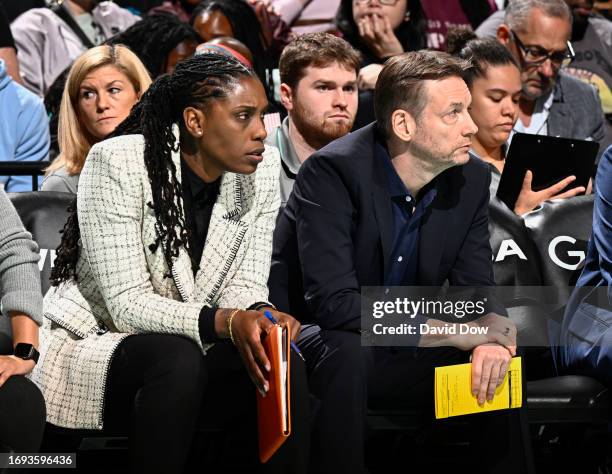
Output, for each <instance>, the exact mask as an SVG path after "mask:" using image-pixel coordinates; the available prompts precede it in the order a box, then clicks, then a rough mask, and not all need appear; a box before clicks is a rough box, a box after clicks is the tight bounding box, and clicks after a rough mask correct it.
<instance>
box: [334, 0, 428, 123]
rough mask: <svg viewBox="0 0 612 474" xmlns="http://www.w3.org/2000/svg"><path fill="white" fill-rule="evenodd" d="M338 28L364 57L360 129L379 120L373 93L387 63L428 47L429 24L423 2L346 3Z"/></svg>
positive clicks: (370, 0) (365, 0)
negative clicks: (395, 57) (401, 55)
mask: <svg viewBox="0 0 612 474" xmlns="http://www.w3.org/2000/svg"><path fill="white" fill-rule="evenodd" d="M336 25H337V26H338V30H339V31H340V33H342V35H343V37H344V39H345V40H346V41H348V42H349V43H350V44H351V45H352V46H353V47H354V48H355V49H357V50H358V51H359V52H360V53H361V54H362V56H363V61H362V64H361V69H360V70H359V112H358V114H357V117H356V118H355V124H354V128H355V129H357V128H361V127H363V126H364V125H367V124H369V123H371V122H373V121H374V120H375V116H374V103H373V102H374V94H373V90H374V86H375V85H376V80H377V79H378V74H380V71H381V69H382V67H383V63H384V62H385V61H386V60H387V59H388V58H390V57H392V56H395V55H398V54H401V53H403V52H404V51H416V50H419V49H422V48H424V47H425V46H426V44H427V40H426V36H425V28H426V26H427V24H426V20H425V17H424V15H423V10H422V8H421V1H420V0H355V1H353V0H342V1H341V3H340V8H339V9H338V13H337V14H336Z"/></svg>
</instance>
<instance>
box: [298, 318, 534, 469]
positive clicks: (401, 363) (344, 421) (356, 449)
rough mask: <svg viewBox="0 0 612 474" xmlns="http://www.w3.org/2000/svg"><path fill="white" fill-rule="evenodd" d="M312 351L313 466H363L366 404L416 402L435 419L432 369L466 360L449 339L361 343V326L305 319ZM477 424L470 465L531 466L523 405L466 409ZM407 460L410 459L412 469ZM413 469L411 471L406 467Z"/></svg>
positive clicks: (305, 338) (304, 344) (304, 337)
mask: <svg viewBox="0 0 612 474" xmlns="http://www.w3.org/2000/svg"><path fill="white" fill-rule="evenodd" d="M298 345H299V346H300V348H301V350H302V353H303V354H304V357H305V358H306V363H307V371H308V383H309V387H310V391H311V393H312V395H313V396H314V397H316V399H317V400H318V402H319V403H318V406H317V408H316V409H315V410H313V419H314V421H313V430H312V441H311V443H312V446H311V453H312V456H311V462H310V467H311V471H312V472H313V473H318V474H325V473H334V474H339V473H347V474H348V473H351V474H357V473H363V472H364V441H365V436H364V432H365V421H366V413H367V408H368V407H370V408H374V409H381V408H387V409H400V410H401V409H408V410H413V409H418V410H420V411H421V413H422V415H423V422H424V423H429V422H431V421H432V420H433V419H434V391H433V388H434V369H435V367H436V366H443V365H450V364H456V363H463V362H467V361H468V360H467V359H468V357H469V354H468V353H465V352H462V351H459V350H457V349H454V348H451V347H440V348H431V349H417V350H416V351H415V350H413V349H410V348H382V347H377V348H373V347H362V346H361V337H360V335H359V334H358V333H353V332H347V331H332V330H321V329H319V327H317V326H303V327H302V333H301V335H300V338H299V339H298ZM463 418H464V419H465V420H466V421H468V422H469V423H470V425H471V432H472V436H471V437H472V442H471V443H470V444H471V448H472V450H473V452H474V455H473V456H474V457H473V459H474V461H475V462H474V469H473V471H471V472H491V473H496V474H497V473H506V472H507V473H514V474H518V473H526V472H532V469H533V468H532V453H531V446H530V441H529V435H528V427H527V423H526V417H525V410H524V409H519V410H502V411H497V412H490V413H486V414H477V415H469V416H466V417H463ZM408 468H409V466H407V469H408ZM407 472H409V471H407Z"/></svg>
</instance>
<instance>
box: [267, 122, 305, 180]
mask: <svg viewBox="0 0 612 474" xmlns="http://www.w3.org/2000/svg"><path fill="white" fill-rule="evenodd" d="M274 133H276V144H277V148H278V149H279V151H280V156H281V160H283V163H285V165H287V168H289V171H291V172H292V173H293V174H297V173H298V171H299V170H300V166H301V163H300V160H299V158H298V156H297V153H296V151H295V148H294V147H293V143H291V140H290V139H289V117H285V119H284V120H283V122H282V123H281V125H280V127H278V128H277V129H276V131H275V132H274Z"/></svg>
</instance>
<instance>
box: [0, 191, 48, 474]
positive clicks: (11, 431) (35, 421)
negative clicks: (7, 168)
mask: <svg viewBox="0 0 612 474" xmlns="http://www.w3.org/2000/svg"><path fill="white" fill-rule="evenodd" d="M0 222H2V225H1V226H0V300H1V305H0V307H1V308H2V314H0V452H1V453H15V454H17V453H33V452H37V451H38V449H39V448H40V443H41V441H42V437H43V432H44V430H45V400H44V399H43V396H42V394H41V393H40V390H39V389H38V387H36V385H34V383H32V381H30V380H29V379H28V378H26V375H27V374H29V373H30V372H31V371H32V369H33V368H34V366H35V365H36V363H37V361H38V356H39V354H38V348H39V347H38V327H39V326H40V324H41V323H42V312H43V302H42V295H41V294H40V274H39V272H38V265H37V262H38V259H39V255H38V246H37V245H36V243H35V242H34V241H33V240H32V236H31V235H30V234H29V233H28V232H26V230H25V229H24V227H23V224H22V223H21V220H20V219H19V215H18V214H17V211H16V210H15V208H14V207H13V205H12V204H11V201H10V200H9V199H8V197H7V196H6V194H5V193H4V191H3V190H2V189H0ZM0 467H2V466H0Z"/></svg>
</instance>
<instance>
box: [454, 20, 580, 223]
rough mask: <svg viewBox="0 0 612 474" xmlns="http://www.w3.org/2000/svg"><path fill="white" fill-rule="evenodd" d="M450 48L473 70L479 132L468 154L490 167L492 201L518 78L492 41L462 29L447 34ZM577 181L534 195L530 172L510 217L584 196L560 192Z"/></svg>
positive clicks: (514, 113)
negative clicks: (552, 201) (548, 202)
mask: <svg viewBox="0 0 612 474" xmlns="http://www.w3.org/2000/svg"><path fill="white" fill-rule="evenodd" d="M448 48H449V53H451V54H454V55H456V56H459V57H460V58H462V59H465V60H468V61H470V62H471V63H472V65H473V67H472V69H470V70H469V71H468V73H467V74H466V76H465V81H466V83H467V85H468V87H469V89H470V93H471V94H472V105H471V107H470V115H471V117H472V120H474V123H475V124H476V126H477V127H478V132H476V135H474V137H473V138H472V149H471V150H470V151H471V153H472V154H473V155H475V156H477V157H478V158H480V159H481V160H483V161H485V162H487V163H488V164H489V167H490V169H491V186H490V199H495V195H496V194H497V187H498V185H499V180H500V178H501V173H502V172H503V170H504V163H505V158H506V143H507V140H508V137H509V136H510V133H511V132H512V129H513V127H514V124H515V123H516V121H517V120H518V108H519V105H518V104H519V99H520V96H521V90H522V87H521V73H520V70H519V67H518V64H517V63H516V60H515V59H514V57H513V56H512V54H511V53H510V52H509V51H508V49H507V48H506V47H505V46H504V45H502V44H501V43H499V42H498V41H497V40H495V39H494V38H487V39H477V37H476V35H475V33H473V32H472V31H471V30H468V29H466V28H454V29H450V30H449V34H448ZM575 179H576V178H575V176H568V177H566V178H565V179H563V180H561V181H559V182H558V183H555V184H553V185H552V186H550V187H548V188H546V189H543V190H540V191H533V190H532V189H531V181H532V173H531V171H528V172H527V173H526V175H525V179H524V181H523V188H522V190H521V192H520V194H519V196H518V199H517V201H516V204H515V206H514V209H513V210H514V212H515V213H516V214H518V215H523V214H525V213H527V212H529V211H531V210H533V209H534V208H536V207H537V206H538V205H539V204H540V203H541V202H543V201H546V200H548V199H564V198H569V197H572V196H576V195H577V194H579V193H583V192H584V191H585V189H584V187H581V186H578V187H575V188H573V189H570V190H568V191H566V192H561V191H562V190H563V189H565V188H566V187H567V186H568V185H569V184H570V183H571V182H572V181H574V180H575Z"/></svg>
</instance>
